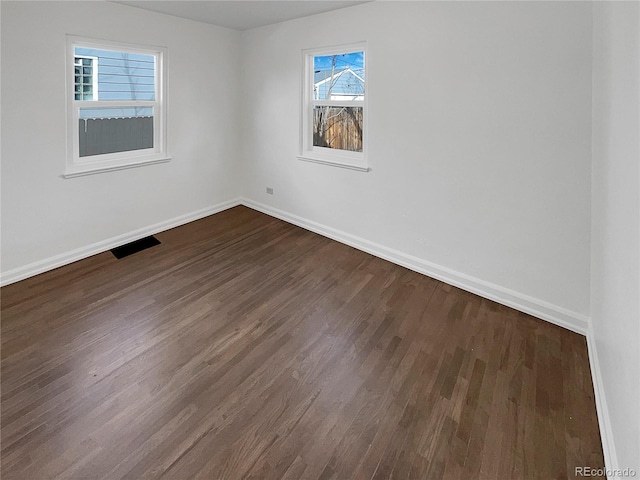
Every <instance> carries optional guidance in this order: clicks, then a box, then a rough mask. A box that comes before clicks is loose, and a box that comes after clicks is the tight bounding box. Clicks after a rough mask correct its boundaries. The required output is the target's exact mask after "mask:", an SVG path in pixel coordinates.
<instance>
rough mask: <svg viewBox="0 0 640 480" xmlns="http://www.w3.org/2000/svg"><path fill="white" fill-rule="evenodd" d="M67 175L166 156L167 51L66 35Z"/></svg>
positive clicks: (95, 171) (149, 161) (150, 160)
mask: <svg viewBox="0 0 640 480" xmlns="http://www.w3.org/2000/svg"><path fill="white" fill-rule="evenodd" d="M67 47H68V63H67V65H68V68H67V72H68V82H67V85H68V88H69V93H68V95H67V98H68V115H67V116H68V119H67V124H68V126H67V129H68V146H67V150H68V152H67V168H66V171H65V177H74V176H78V175H86V174H90V173H97V172H104V171H109V170H117V169H122V168H129V167H134V166H139V165H146V164H151V163H158V162H164V161H168V160H169V158H168V156H167V152H166V143H165V100H166V96H165V92H164V84H165V82H164V76H165V72H164V62H165V57H166V51H165V49H162V48H157V47H138V46H132V45H126V44H122V43H115V42H105V41H97V40H90V39H83V38H79V37H71V36H69V37H68V44H67Z"/></svg>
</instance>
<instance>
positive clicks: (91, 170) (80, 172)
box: [62, 156, 171, 178]
mask: <svg viewBox="0 0 640 480" xmlns="http://www.w3.org/2000/svg"><path fill="white" fill-rule="evenodd" d="M170 160H171V157H168V156H162V157H157V158H153V159H146V160H138V161H131V162H127V163H123V164H112V165H104V164H103V165H100V164H93V165H92V164H86V165H73V166H69V167H67V170H66V171H65V172H64V174H63V175H62V176H63V177H64V178H74V177H83V176H85V175H94V174H96V173H105V172H113V171H115V170H124V169H127V168H136V167H142V166H145V165H154V164H156V163H166V162H168V161H170Z"/></svg>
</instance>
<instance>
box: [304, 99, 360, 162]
mask: <svg viewBox="0 0 640 480" xmlns="http://www.w3.org/2000/svg"><path fill="white" fill-rule="evenodd" d="M362 125H363V115H362V107H326V106H316V107H314V108H313V146H314V147H327V148H336V149H339V150H349V151H352V152H361V151H362Z"/></svg>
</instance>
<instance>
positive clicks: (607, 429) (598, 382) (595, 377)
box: [587, 328, 618, 470]
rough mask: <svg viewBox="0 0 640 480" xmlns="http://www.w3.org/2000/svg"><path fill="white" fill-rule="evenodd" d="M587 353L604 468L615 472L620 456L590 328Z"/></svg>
mask: <svg viewBox="0 0 640 480" xmlns="http://www.w3.org/2000/svg"><path fill="white" fill-rule="evenodd" d="M587 351H588V353H589V367H590V368H591V382H592V383H593V392H594V395H595V399H596V413H597V414H598V426H599V427H600V439H601V441H602V453H603V455H604V466H605V467H606V469H607V470H613V469H615V468H618V456H617V455H616V449H615V444H614V442H613V432H612V431H611V419H610V418H609V408H608V407H607V399H606V395H605V392H604V385H603V384H602V373H601V372H600V362H599V361H598V349H597V347H596V340H595V337H594V336H593V330H592V329H591V328H589V331H588V332H587ZM594 467H595V466H594Z"/></svg>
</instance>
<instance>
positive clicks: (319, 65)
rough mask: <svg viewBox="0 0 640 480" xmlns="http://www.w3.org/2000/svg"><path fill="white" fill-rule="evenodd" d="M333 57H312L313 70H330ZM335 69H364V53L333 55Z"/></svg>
mask: <svg viewBox="0 0 640 480" xmlns="http://www.w3.org/2000/svg"><path fill="white" fill-rule="evenodd" d="M333 57H334V55H322V56H316V57H313V68H314V70H327V69H330V68H331V64H332V62H333ZM335 57H336V69H340V70H341V69H344V68H347V67H349V68H351V69H352V70H356V69H358V70H362V69H363V67H364V52H351V53H341V54H338V55H335Z"/></svg>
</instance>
